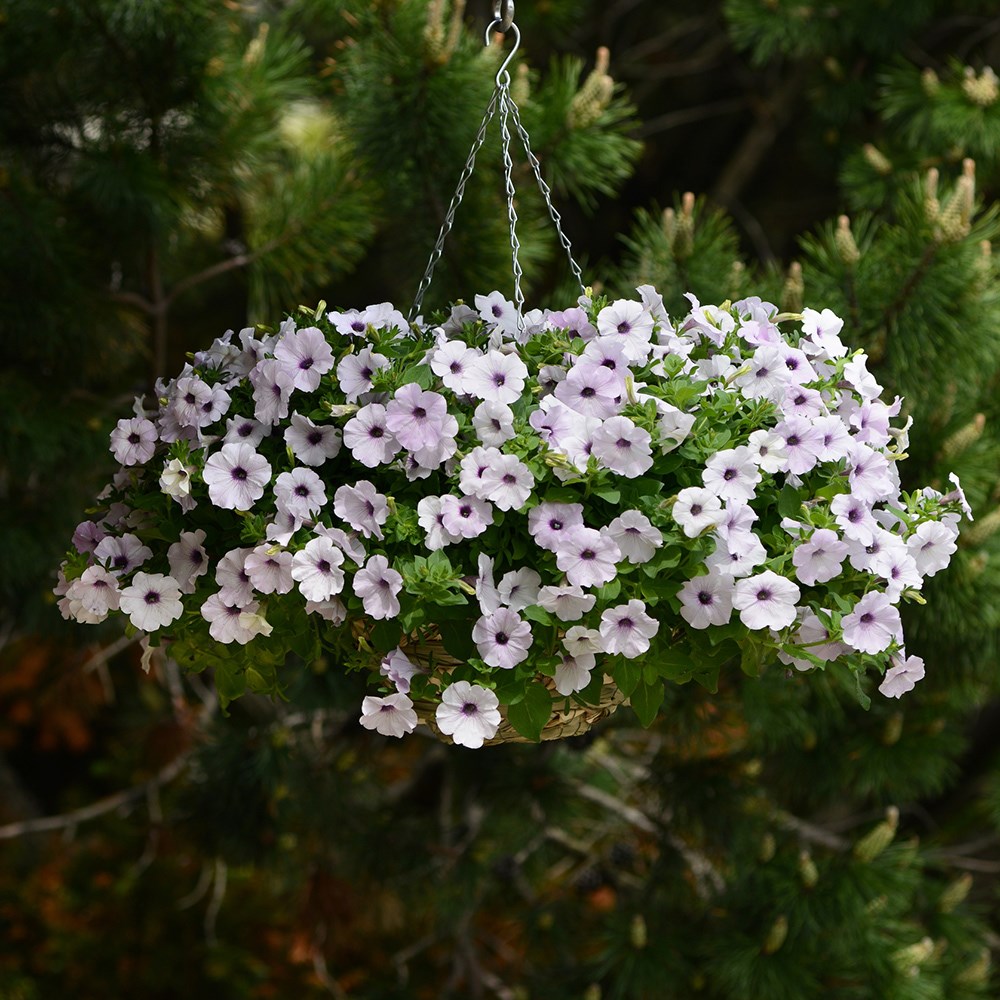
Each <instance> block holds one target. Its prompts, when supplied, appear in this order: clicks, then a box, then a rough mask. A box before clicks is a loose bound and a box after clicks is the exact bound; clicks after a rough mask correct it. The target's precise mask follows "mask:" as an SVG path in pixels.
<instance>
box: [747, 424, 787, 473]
mask: <svg viewBox="0 0 1000 1000" xmlns="http://www.w3.org/2000/svg"><path fill="white" fill-rule="evenodd" d="M747 447H748V448H749V449H750V454H751V457H752V458H753V460H754V463H755V464H756V465H757V466H758V467H759V468H760V469H762V470H763V471H764V472H770V473H775V472H784V471H785V469H787V468H788V449H787V447H786V446H785V439H784V438H783V437H782V436H781V435H780V434H778V433H777V432H776V431H775V430H774V429H773V428H772V429H770V430H764V429H762V430H758V431H754V432H753V433H752V434H751V435H750V438H749V440H748V441H747Z"/></svg>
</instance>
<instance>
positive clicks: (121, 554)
mask: <svg viewBox="0 0 1000 1000" xmlns="http://www.w3.org/2000/svg"><path fill="white" fill-rule="evenodd" d="M94 558H95V559H96V560H97V561H98V562H99V563H101V564H102V565H104V566H106V567H107V568H108V569H109V570H110V571H111V572H112V573H113V574H114V575H115V576H122V575H124V574H126V573H131V572H132V570H134V569H138V568H139V567H140V566H142V565H143V563H145V562H146V560H147V559H152V558H153V550H152V549H150V548H149V547H148V546H146V545H143V543H142V542H141V541H140V539H139V538H138V537H137V536H135V535H129V534H125V535H122V536H121V537H120V538H116V537H114V536H113V535H108V536H106V537H105V538H102V539H101V540H100V541H99V542H98V543H97V547H96V548H95V549H94Z"/></svg>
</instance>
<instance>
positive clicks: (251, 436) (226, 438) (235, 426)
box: [222, 417, 269, 448]
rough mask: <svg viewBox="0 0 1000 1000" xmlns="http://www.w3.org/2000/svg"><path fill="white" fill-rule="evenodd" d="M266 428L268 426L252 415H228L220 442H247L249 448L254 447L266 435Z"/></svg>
mask: <svg viewBox="0 0 1000 1000" xmlns="http://www.w3.org/2000/svg"><path fill="white" fill-rule="evenodd" d="M268 430H269V428H268V427H265V426H264V424H262V423H261V422H260V421H259V420H256V419H255V418H254V417H230V418H229V419H228V420H227V421H226V433H225V434H224V435H223V438H222V443H223V444H248V445H250V447H251V448H256V447H257V445H259V444H260V443H261V441H263V440H264V438H265V437H267V434H268Z"/></svg>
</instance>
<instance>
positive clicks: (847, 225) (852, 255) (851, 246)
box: [833, 215, 861, 265]
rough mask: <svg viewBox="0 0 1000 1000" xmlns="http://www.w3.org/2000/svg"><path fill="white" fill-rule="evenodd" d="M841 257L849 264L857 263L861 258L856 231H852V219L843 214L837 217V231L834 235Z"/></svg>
mask: <svg viewBox="0 0 1000 1000" xmlns="http://www.w3.org/2000/svg"><path fill="white" fill-rule="evenodd" d="M833 240H834V243H835V244H836V247H837V253H839V254H840V259H841V260H842V261H843V262H844V263H845V264H848V265H853V264H857V262H858V261H859V260H860V259H861V251H860V250H859V249H858V245H857V243H855V242H854V233H852V232H851V220H850V219H849V218H848V217H847V216H846V215H842V216H841V217H840V218H839V219H837V231H836V233H834V237H833Z"/></svg>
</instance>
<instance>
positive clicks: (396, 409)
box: [385, 382, 458, 451]
mask: <svg viewBox="0 0 1000 1000" xmlns="http://www.w3.org/2000/svg"><path fill="white" fill-rule="evenodd" d="M448 417H449V414H448V401H447V400H446V399H445V398H444V396H442V395H441V394H440V393H437V392H429V391H427V390H425V389H421V388H420V386H419V385H417V383H416V382H410V383H408V384H407V385H404V386H402V387H400V388H399V389H397V390H396V393H395V395H394V396H393V398H392V399H390V400H389V402H388V403H387V404H386V407H385V425H386V427H388V428H389V431H390V433H392V434H393V435H394V436H395V438H396V440H397V441H398V442H399V443H400V444H401V445H402V446H403V447H404V448H406V449H407V450H409V451H418V450H419V449H421V448H433V447H434V446H435V445H436V444H438V442H440V441H441V439H442V438H443V437H446V436H449V432H448V431H447V429H446V428H447V426H448ZM452 420H454V418H452ZM457 429H458V427H457V425H456V426H455V428H454V430H457ZM450 433H454V431H451V432H450Z"/></svg>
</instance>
